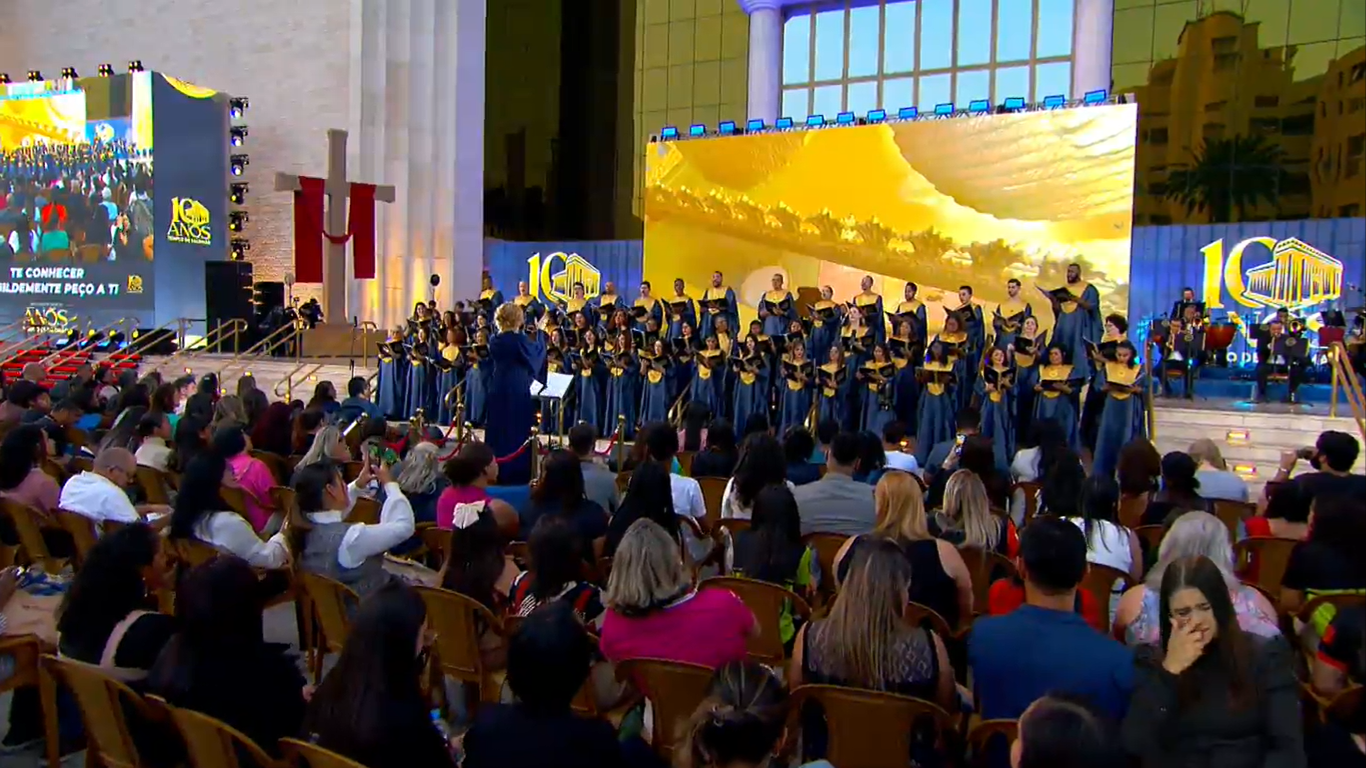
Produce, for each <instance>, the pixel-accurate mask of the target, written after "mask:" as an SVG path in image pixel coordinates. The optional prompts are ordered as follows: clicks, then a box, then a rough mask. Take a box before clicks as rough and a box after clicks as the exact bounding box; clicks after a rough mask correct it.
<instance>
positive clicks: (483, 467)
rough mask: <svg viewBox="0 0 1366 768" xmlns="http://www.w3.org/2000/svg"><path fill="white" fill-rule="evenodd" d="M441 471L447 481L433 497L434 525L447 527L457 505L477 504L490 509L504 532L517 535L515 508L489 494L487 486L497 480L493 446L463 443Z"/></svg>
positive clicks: (496, 464) (450, 526)
mask: <svg viewBox="0 0 1366 768" xmlns="http://www.w3.org/2000/svg"><path fill="white" fill-rule="evenodd" d="M444 471H445V473H446V479H447V480H450V481H451V484H450V487H448V488H446V490H444V491H442V492H441V495H440V496H438V497H437V499H436V527H438V528H445V529H446V530H450V529H451V528H452V527H453V523H452V521H453V520H454V519H455V510H456V507H457V506H460V505H463V504H480V505H483V506H485V507H487V508H488V509H489V511H490V512H492V513H493V519H494V520H495V521H497V523H498V530H499V531H500V532H502V533H503V535H504V536H506V537H508V538H512V537H513V536H516V535H517V528H518V525H517V510H515V509H513V508H512V505H511V504H508V503H507V502H506V501H503V500H502V499H495V498H493V497H492V496H490V495H489V492H488V490H487V489H488V487H489V486H490V485H492V484H493V483H496V482H497V481H498V462H497V461H496V460H495V459H494V456H493V449H491V448H489V447H488V446H487V445H485V444H484V443H478V442H470V443H465V444H464V445H463V446H461V447H460V452H459V453H457V454H456V455H455V456H453V457H452V458H451V460H450V461H448V462H446V468H445V470H444Z"/></svg>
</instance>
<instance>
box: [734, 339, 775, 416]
mask: <svg viewBox="0 0 1366 768" xmlns="http://www.w3.org/2000/svg"><path fill="white" fill-rule="evenodd" d="M730 364H731V368H732V369H733V370H734V372H735V394H734V396H733V397H732V404H731V414H732V415H733V417H734V419H735V423H736V424H741V425H743V424H744V423H745V421H746V420H747V419H748V418H749V415H750V414H751V413H765V414H766V413H767V412H768V392H769V380H768V379H769V377H768V372H769V370H770V367H771V362H770V360H769V358H768V356H767V355H765V354H764V353H763V351H762V350H760V349H759V339H758V337H757V336H755V335H754V334H752V333H751V334H749V335H748V336H746V337H745V343H744V347H743V349H742V350H741V351H740V353H739V354H737V355H735V356H733V357H732V358H731V361H730Z"/></svg>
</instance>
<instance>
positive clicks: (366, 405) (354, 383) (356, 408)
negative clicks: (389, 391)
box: [338, 376, 384, 424]
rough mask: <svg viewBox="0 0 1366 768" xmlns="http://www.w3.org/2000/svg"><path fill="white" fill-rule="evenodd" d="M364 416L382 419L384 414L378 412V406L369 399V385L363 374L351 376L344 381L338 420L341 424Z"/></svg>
mask: <svg viewBox="0 0 1366 768" xmlns="http://www.w3.org/2000/svg"><path fill="white" fill-rule="evenodd" d="M362 416H365V417H366V418H370V419H380V420H383V419H384V414H383V413H380V410H379V406H377V405H375V404H374V402H372V401H371V400H370V385H369V383H367V382H366V380H365V377H364V376H352V377H351V379H350V380H349V381H347V382H346V399H345V400H343V401H341V407H340V409H339V410H338V420H339V421H341V423H343V424H350V423H351V422H353V421H355V420H356V419H359V418H360V417H362Z"/></svg>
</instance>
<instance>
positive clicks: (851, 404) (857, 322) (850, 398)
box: [840, 305, 877, 428]
mask: <svg viewBox="0 0 1366 768" xmlns="http://www.w3.org/2000/svg"><path fill="white" fill-rule="evenodd" d="M870 306H871V305H870ZM846 322H847V323H848V325H846V326H845V327H844V330H842V331H840V346H841V347H842V348H843V350H844V368H845V370H846V371H847V373H846V374H845V375H846V376H848V377H849V381H850V384H849V387H848V388H847V390H846V391H845V396H846V398H847V401H846V403H845V410H844V413H845V417H846V418H847V419H849V421H847V422H842V423H845V424H848V425H849V426H850V428H852V427H853V426H854V425H856V424H857V423H858V420H859V416H860V415H861V414H862V413H863V397H862V395H863V393H862V392H860V391H859V388H858V387H855V386H854V385H853V381H854V380H855V378H857V375H858V372H859V370H860V369H861V368H862V367H863V364H864V363H866V362H868V359H869V358H870V357H871V356H872V354H873V345H874V344H876V343H877V334H876V333H874V332H873V329H872V328H871V327H870V326H868V325H866V324H865V323H864V321H863V315H861V314H860V313H858V312H857V311H853V312H850V313H849V316H848V317H847V318H846Z"/></svg>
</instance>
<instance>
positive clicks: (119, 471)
mask: <svg viewBox="0 0 1366 768" xmlns="http://www.w3.org/2000/svg"><path fill="white" fill-rule="evenodd" d="M136 471H137V462H136V461H134V460H133V454H132V453H130V452H129V451H128V450H127V449H126V448H106V449H105V450H103V451H100V453H99V455H98V456H96V457H95V470H94V471H93V472H82V473H80V474H79V475H76V476H75V477H73V478H71V479H70V480H67V481H66V485H64V486H62V495H61V497H60V499H59V500H58V502H57V503H58V505H59V506H60V507H61V508H62V509H65V510H67V511H69V512H75V513H76V514H78V515H82V516H84V517H88V518H90V519H91V520H94V521H95V522H97V523H103V522H104V521H105V520H113V521H115V522H118V523H140V522H142V521H143V519H142V514H159V515H164V514H165V513H167V512H170V511H171V510H170V508H168V507H166V506H165V505H161V504H149V505H144V506H143V507H142V508H141V509H139V508H137V507H134V506H133V502H132V501H131V500H129V498H128V493H127V491H126V490H125V489H126V488H127V487H128V486H129V485H131V484H132V482H133V477H134V473H135V472H136ZM140 512H141V513H142V514H140ZM166 520H169V518H168V517H162V518H160V520H159V522H161V523H164V522H165V521H166ZM154 525H155V523H154Z"/></svg>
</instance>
